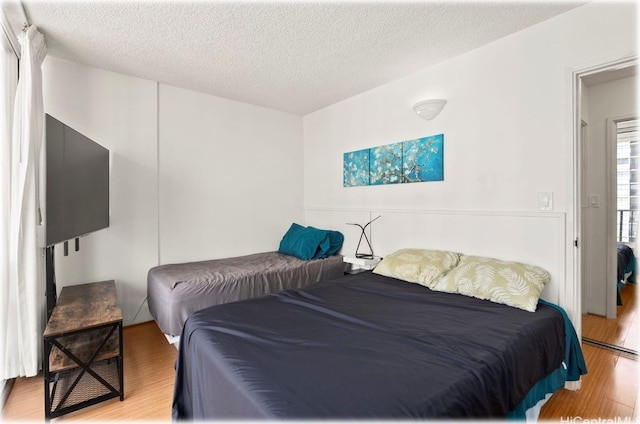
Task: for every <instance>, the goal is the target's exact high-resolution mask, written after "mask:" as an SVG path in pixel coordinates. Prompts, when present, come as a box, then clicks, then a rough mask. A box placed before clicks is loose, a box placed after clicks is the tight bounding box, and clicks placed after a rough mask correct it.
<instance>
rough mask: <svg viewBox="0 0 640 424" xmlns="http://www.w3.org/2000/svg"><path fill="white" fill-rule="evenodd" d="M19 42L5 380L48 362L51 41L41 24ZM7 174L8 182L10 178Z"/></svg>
mask: <svg viewBox="0 0 640 424" xmlns="http://www.w3.org/2000/svg"><path fill="white" fill-rule="evenodd" d="M19 41H20V46H21V57H20V67H19V72H18V75H19V78H18V86H17V90H16V94H15V104H14V106H13V123H12V133H11V134H12V135H11V138H10V142H9V140H8V139H7V138H6V131H5V128H4V127H3V132H2V137H3V138H2V145H3V146H2V150H1V152H2V153H1V155H2V156H0V161H1V162H0V168H1V169H2V171H1V172H2V199H1V200H2V216H1V217H0V218H1V219H2V222H1V224H0V225H2V229H0V231H2V232H3V233H2V235H3V236H5V237H3V241H2V243H3V245H2V250H0V255H2V256H3V257H2V259H0V266H2V267H3V268H2V269H0V277H1V278H2V281H1V284H0V302H1V304H0V361H1V362H0V366H1V369H0V372H1V373H2V374H1V375H0V379H6V378H13V377H18V376H27V377H30V376H34V375H36V374H37V373H38V370H39V368H40V364H41V362H42V360H41V358H42V332H43V328H44V320H45V318H44V317H45V315H46V313H45V298H44V288H45V287H44V286H45V284H44V256H43V249H42V248H39V247H38V240H37V233H38V231H39V226H40V223H41V215H40V204H41V200H42V199H41V193H40V191H39V186H40V178H41V172H40V169H41V167H42V163H43V161H42V157H43V153H44V152H43V149H42V141H43V131H44V107H43V101H42V70H41V65H42V61H43V60H44V57H45V55H46V45H45V42H44V37H43V36H42V34H41V33H39V32H38V30H37V28H36V27H35V26H30V27H28V28H26V29H25V30H24V31H23V32H22V33H21V34H20V36H19ZM3 107H5V105H4V104H3ZM3 119H4V115H3ZM7 145H8V146H7ZM7 178H8V179H9V181H8V183H7V181H5V180H6V179H7ZM7 203H8V204H9V205H8V207H7ZM7 212H8V217H7V216H6V214H7ZM7 221H8V223H9V224H8V229H7V228H6V224H7ZM6 235H8V237H6ZM5 255H6V256H8V257H4V256H5ZM5 268H6V269H5Z"/></svg>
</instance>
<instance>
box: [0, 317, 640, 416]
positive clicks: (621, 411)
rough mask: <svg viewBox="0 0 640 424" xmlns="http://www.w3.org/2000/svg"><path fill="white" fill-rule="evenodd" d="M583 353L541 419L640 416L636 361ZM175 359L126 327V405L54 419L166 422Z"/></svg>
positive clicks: (151, 337) (12, 404) (27, 385)
mask: <svg viewBox="0 0 640 424" xmlns="http://www.w3.org/2000/svg"><path fill="white" fill-rule="evenodd" d="M583 351H584V354H585V358H586V361H587V367H588V368H589V374H587V375H586V376H585V377H584V379H583V383H582V389H581V390H579V391H577V392H571V391H568V390H565V389H562V390H560V391H558V392H557V393H556V394H555V395H554V396H553V397H552V398H551V399H550V400H549V402H548V403H547V404H546V405H545V406H544V407H543V409H542V413H541V417H540V418H541V419H543V420H554V421H560V420H563V419H565V420H566V419H569V418H572V417H582V418H615V417H622V418H624V417H631V418H638V417H640V400H639V399H638V368H639V367H638V361H635V360H632V359H629V358H626V357H624V356H620V355H619V354H616V353H612V352H610V351H608V350H604V349H601V348H598V347H593V346H589V345H584V346H583ZM176 356H177V351H176V350H175V348H174V347H173V346H171V345H169V344H168V343H167V341H166V339H165V338H164V336H163V335H162V334H161V333H160V330H159V329H158V327H157V326H156V325H155V323H154V322H147V323H143V324H138V325H133V326H129V327H125V329H124V374H125V383H124V390H125V400H124V401H123V402H120V401H119V400H117V399H112V400H109V401H106V402H103V403H101V404H98V405H95V406H92V407H90V408H86V409H84V410H80V411H77V412H74V413H71V414H68V415H65V416H63V417H60V418H57V419H56V420H81V421H86V420H110V421H123V420H126V421H134V420H147V421H149V420H151V421H170V420H171V397H172V393H173V382H174V381H173V379H174V368H173V366H174V362H175V359H176ZM43 390H44V383H43V379H42V377H41V376H38V377H32V378H19V379H17V380H16V382H15V384H14V387H13V390H12V391H11V394H10V395H9V398H8V400H7V404H6V406H5V408H4V411H3V413H2V420H3V421H16V420H28V421H42V420H43V419H44V400H43V396H44V392H43ZM565 422H566V421H565Z"/></svg>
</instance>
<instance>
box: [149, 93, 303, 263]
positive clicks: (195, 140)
mask: <svg viewBox="0 0 640 424" xmlns="http://www.w3.org/2000/svg"><path fill="white" fill-rule="evenodd" d="M159 116H160V144H159V146H160V147H159V151H160V263H163V264H164V263H175V262H185V261H193V260H203V259H212V258H221V257H229V256H239V255H243V254H249V253H256V252H263V251H273V250H278V245H279V242H280V239H281V238H282V236H283V235H284V233H285V232H286V231H287V229H288V228H289V226H290V225H291V222H292V221H298V222H302V220H303V213H302V178H301V175H302V118H301V117H299V116H295V115H291V114H287V113H283V112H278V111H275V110H271V109H266V108H263V107H258V106H253V105H249V104H246V103H240V102H234V101H230V100H226V99H222V98H219V97H214V96H208V95H205V94H201V93H197V92H193V91H188V90H183V89H179V88H174V87H169V86H165V85H161V86H160V115H159Z"/></svg>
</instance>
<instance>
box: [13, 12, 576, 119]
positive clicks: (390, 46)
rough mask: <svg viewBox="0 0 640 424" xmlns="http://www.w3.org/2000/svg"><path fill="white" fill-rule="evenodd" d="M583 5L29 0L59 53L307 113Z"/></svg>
mask: <svg viewBox="0 0 640 424" xmlns="http://www.w3.org/2000/svg"><path fill="white" fill-rule="evenodd" d="M582 3H584V2H583V1H581V2H575V1H571V2H568V1H549V2H546V1H531V2H522V1H506V2H505V1H503V2H478V1H476V2H471V1H466V2H434V1H426V0H423V1H403V2H398V1H341V2H338V1H329V0H325V1H287V2H284V1H271V2H265V1H257V2H256V1H254V2H249V1H186V0H185V1H108V2H107V1H89V0H85V1H67V0H50V1H33V0H23V1H22V4H23V8H24V11H25V12H26V17H27V19H28V20H29V21H30V23H32V24H35V25H37V26H38V28H39V29H40V31H41V32H42V33H43V34H44V35H45V39H46V41H47V45H48V52H49V54H50V55H53V56H56V57H59V58H63V59H67V60H71V61H74V62H79V63H83V64H86V65H90V66H94V67H97V68H101V69H105V70H109V71H114V72H119V73H123V74H127V75H132V76H136V77H140V78H145V79H149V80H153V81H158V82H161V83H165V84H169V85H173V86H178V87H183V88H187V89H192V90H196V91H200V92H204V93H209V94H213V95H216V96H220V97H225V98H229V99H233V100H238V101H242V102H246V103H252V104H256V105H260V106H266V107H269V108H273V109H277V110H282V111H286V112H290V113H294V114H298V115H305V114H307V113H310V112H313V111H315V110H318V109H320V108H322V107H324V106H327V105H330V104H332V103H335V102H338V101H340V100H343V99H345V98H348V97H350V96H353V95H355V94H358V93H361V92H364V91H367V90H369V89H372V88H374V87H376V86H379V85H381V84H384V83H386V82H389V81H392V80H395V79H398V78H401V77H403V76H406V75H409V74H411V73H414V72H416V71H419V70H421V69H424V68H426V67H428V66H430V65H433V64H436V63H438V62H441V61H443V60H446V59H448V58H451V57H453V56H456V55H459V54H461V53H463V52H465V51H469V50H471V49H474V48H476V47H479V46H481V45H483V44H487V43H489V42H492V41H494V40H496V39H498V38H501V37H504V36H506V35H508V34H510V33H513V32H516V31H519V30H521V29H523V28H526V27H528V26H530V25H533V24H536V23H538V22H541V21H543V20H546V19H549V18H551V17H553V16H555V15H557V14H560V13H563V12H565V11H567V10H569V9H571V8H573V7H576V6H578V5H580V4H582ZM19 25H21V24H19Z"/></svg>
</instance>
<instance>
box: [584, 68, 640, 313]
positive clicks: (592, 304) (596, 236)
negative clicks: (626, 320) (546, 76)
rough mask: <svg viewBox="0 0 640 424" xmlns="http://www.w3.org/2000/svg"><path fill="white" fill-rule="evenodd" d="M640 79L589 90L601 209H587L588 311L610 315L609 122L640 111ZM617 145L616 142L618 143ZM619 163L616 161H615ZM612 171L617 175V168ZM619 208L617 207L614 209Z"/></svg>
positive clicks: (593, 190)
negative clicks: (639, 104) (639, 105)
mask: <svg viewBox="0 0 640 424" xmlns="http://www.w3.org/2000/svg"><path fill="white" fill-rule="evenodd" d="M636 88H637V78H635V77H632V78H624V79H620V80H616V81H612V82H607V83H603V84H597V85H593V86H591V87H587V88H586V91H587V93H588V105H587V110H588V112H587V114H586V116H587V118H586V121H587V124H588V131H589V137H588V157H589V172H588V175H587V181H586V183H587V187H588V188H587V190H588V192H587V195H588V196H598V197H599V199H600V206H599V207H589V203H588V202H587V203H586V206H587V208H585V209H584V215H583V219H584V222H585V224H586V226H585V233H586V234H585V236H586V238H587V240H586V242H587V243H588V246H589V248H588V249H587V250H586V252H587V253H588V256H587V257H586V261H585V262H586V272H585V275H584V279H585V288H586V305H585V306H586V310H585V311H584V312H591V313H595V314H599V315H607V309H606V300H607V292H606V289H607V284H605V282H606V283H609V284H608V286H609V287H610V288H611V284H612V283H613V282H615V279H616V277H615V275H611V276H607V263H606V259H607V238H606V236H607V208H606V202H607V187H606V181H607V179H606V172H607V163H606V159H607V157H608V156H607V120H608V119H611V118H619V117H622V116H626V115H630V114H634V113H636V114H637V112H638V109H637V102H636ZM614 142H615V140H614ZM612 160H613V161H614V162H615V158H612ZM612 171H614V172H615V169H613V170H612ZM614 209H615V208H614Z"/></svg>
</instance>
